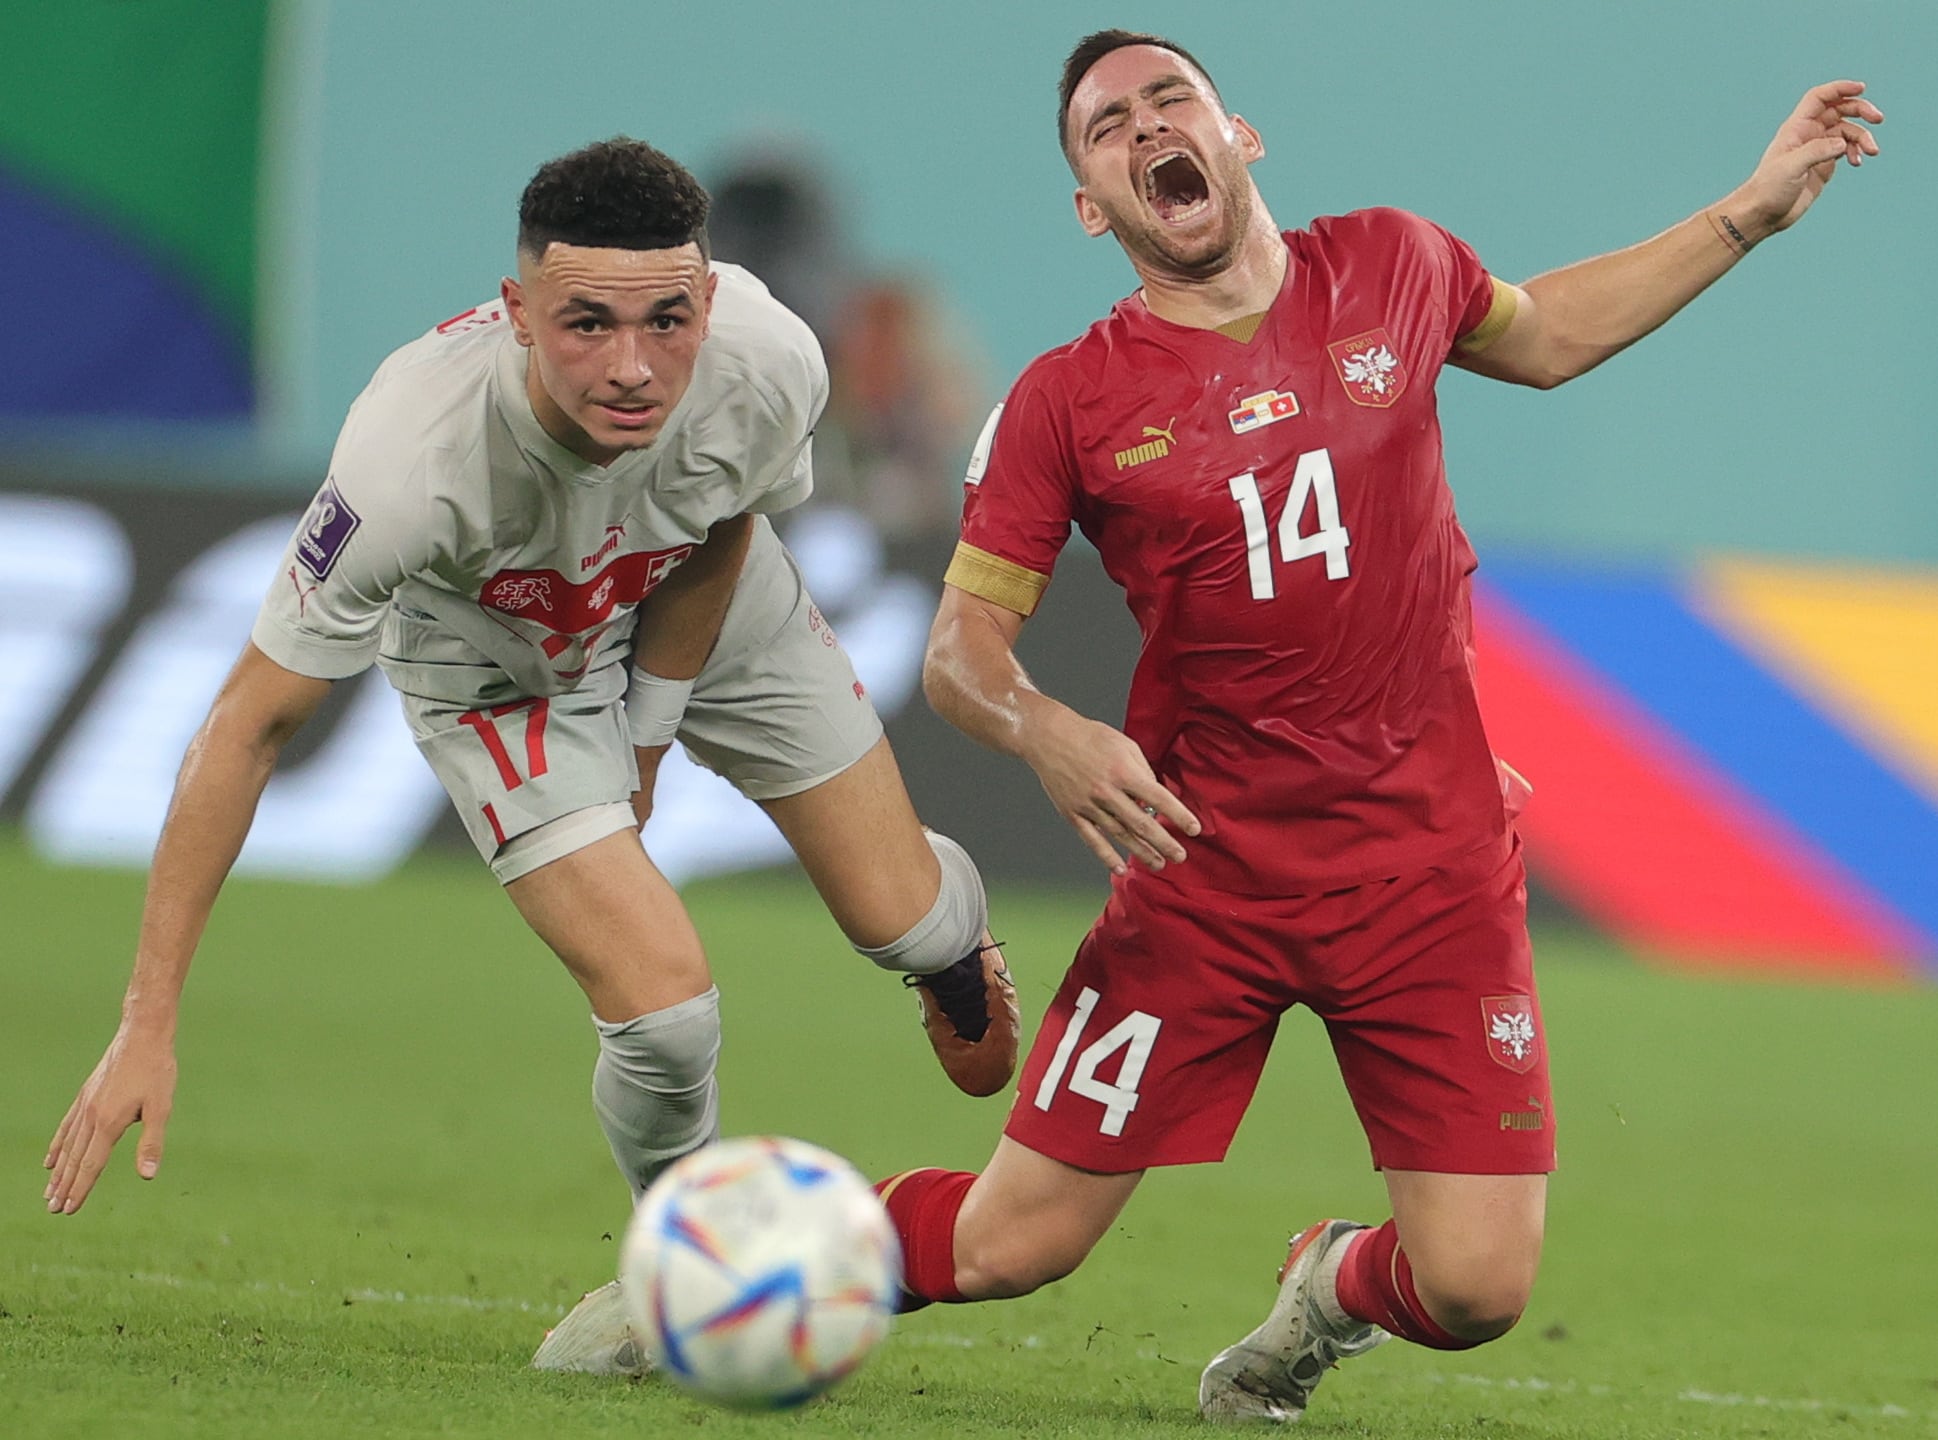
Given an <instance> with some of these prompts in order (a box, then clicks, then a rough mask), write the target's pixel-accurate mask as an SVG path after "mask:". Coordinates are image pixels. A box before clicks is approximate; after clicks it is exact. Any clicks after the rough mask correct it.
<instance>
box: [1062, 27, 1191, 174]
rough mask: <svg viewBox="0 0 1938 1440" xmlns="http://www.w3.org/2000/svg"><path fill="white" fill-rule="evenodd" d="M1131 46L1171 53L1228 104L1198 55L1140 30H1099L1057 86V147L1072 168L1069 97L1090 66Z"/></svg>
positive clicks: (1081, 45)
mask: <svg viewBox="0 0 1938 1440" xmlns="http://www.w3.org/2000/svg"><path fill="white" fill-rule="evenodd" d="M1130 45H1151V46H1155V47H1156V48H1157V49H1159V50H1169V51H1170V52H1171V53H1172V54H1173V55H1175V56H1177V57H1178V58H1179V59H1180V60H1183V61H1185V62H1186V63H1187V64H1189V65H1190V66H1191V68H1192V69H1193V70H1196V71H1197V72H1198V74H1199V75H1201V76H1203V77H1204V82H1205V84H1207V85H1209V86H1210V87H1211V93H1212V94H1213V95H1214V96H1217V98H1218V103H1219V104H1220V105H1223V104H1224V103H1225V99H1224V96H1222V95H1218V82H1217V81H1216V80H1213V79H1212V78H1211V72H1210V71H1209V70H1207V69H1205V67H1204V66H1203V65H1202V64H1200V63H1199V61H1198V57H1197V56H1196V55H1193V54H1192V53H1191V52H1190V51H1189V50H1187V49H1185V48H1184V47H1183V46H1182V45H1180V44H1178V42H1177V41H1175V40H1166V39H1165V38H1164V37H1163V36H1162V35H1147V34H1145V33H1144V32H1143V31H1141V30H1098V31H1096V32H1095V33H1093V34H1090V35H1086V36H1084V37H1083V39H1081V40H1079V41H1078V42H1077V45H1076V48H1075V49H1074V50H1072V51H1071V52H1070V57H1069V58H1068V59H1067V60H1065V61H1064V62H1063V83H1062V84H1060V85H1059V86H1057V106H1056V138H1057V144H1058V145H1060V146H1061V147H1062V148H1063V158H1064V159H1065V160H1068V161H1070V162H1071V163H1072V165H1073V166H1074V164H1075V161H1076V157H1075V155H1074V154H1072V153H1071V149H1070V97H1071V96H1072V95H1074V94H1076V93H1077V86H1079V85H1081V84H1082V83H1083V77H1084V76H1086V75H1088V74H1089V73H1090V67H1091V66H1093V65H1095V64H1096V63H1097V62H1098V61H1099V60H1101V59H1103V58H1104V56H1106V55H1108V54H1110V53H1111V51H1113V50H1122V49H1124V48H1125V47H1126V46H1130Z"/></svg>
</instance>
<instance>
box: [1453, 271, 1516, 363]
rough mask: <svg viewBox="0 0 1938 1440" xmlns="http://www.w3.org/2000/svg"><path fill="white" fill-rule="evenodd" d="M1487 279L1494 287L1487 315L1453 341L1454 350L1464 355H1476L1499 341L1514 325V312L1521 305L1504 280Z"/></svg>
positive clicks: (1511, 288) (1490, 277)
mask: <svg viewBox="0 0 1938 1440" xmlns="http://www.w3.org/2000/svg"><path fill="white" fill-rule="evenodd" d="M1487 279H1488V281H1489V282H1490V283H1491V284H1492V285H1493V287H1494V299H1493V302H1492V303H1491V304H1490V305H1488V307H1487V314H1486V315H1484V316H1483V317H1481V322H1480V324H1478V325H1476V326H1475V327H1474V328H1473V329H1471V330H1469V331H1468V332H1467V333H1466V334H1465V335H1462V336H1461V337H1460V338H1459V339H1458V340H1456V341H1454V349H1456V350H1458V351H1460V352H1461V353H1462V354H1465V355H1474V354H1478V353H1479V352H1480V351H1482V350H1485V349H1486V348H1487V347H1488V346H1489V345H1492V344H1493V343H1494V342H1495V341H1496V340H1498V339H1500V338H1501V334H1502V332H1503V331H1505V330H1506V329H1507V327H1508V326H1510V325H1512V324H1513V323H1514V311H1515V310H1516V308H1518V307H1519V305H1520V303H1521V302H1520V300H1519V299H1518V298H1517V297H1516V292H1515V289H1514V287H1513V286H1512V285H1510V284H1508V283H1507V282H1506V281H1505V280H1501V279H1497V278H1496V277H1494V276H1492V275H1489V276H1488V277H1487Z"/></svg>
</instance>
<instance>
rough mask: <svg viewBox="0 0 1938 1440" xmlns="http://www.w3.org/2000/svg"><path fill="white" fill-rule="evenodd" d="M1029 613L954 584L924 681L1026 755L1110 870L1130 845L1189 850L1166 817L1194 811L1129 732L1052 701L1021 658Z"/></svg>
mask: <svg viewBox="0 0 1938 1440" xmlns="http://www.w3.org/2000/svg"><path fill="white" fill-rule="evenodd" d="M1022 629H1023V617H1022V616H1021V615H1019V614H1017V613H1016V612H1015V611H1014V610H1007V609H1005V608H1003V607H1002V606H1001V605H997V604H995V603H994V602H992V601H989V600H985V599H983V598H982V597H981V596H979V595H974V594H971V593H970V592H969V591H967V590H963V589H960V588H959V587H957V586H954V585H944V586H943V587H942V606H941V609H940V610H938V611H937V612H936V617H935V626H934V628H933V629H932V630H931V631H930V632H929V649H928V655H927V658H926V659H925V661H924V662H923V666H922V690H923V693H924V694H926V695H927V696H928V700H929V704H930V705H931V706H933V707H934V709H935V712H936V713H937V714H938V715H940V716H941V717H942V718H943V719H944V720H947V721H948V722H949V723H950V724H951V725H953V726H955V727H956V728H957V729H958V730H960V731H962V732H963V733H964V734H965V735H967V736H968V737H969V738H970V739H972V740H975V741H977V742H978V743H980V744H983V745H987V746H988V747H989V748H990V749H992V750H998V751H1001V752H1002V753H1003V754H1005V755H1014V756H1016V757H1017V758H1018V759H1021V760H1023V761H1025V762H1027V763H1028V765H1029V767H1030V768H1031V769H1032V770H1034V771H1035V772H1036V778H1037V779H1038V780H1040V781H1042V783H1043V789H1044V791H1045V792H1046V793H1047V794H1048V795H1049V797H1050V803H1051V804H1053V805H1055V806H1056V809H1057V813H1058V814H1059V815H1061V816H1062V817H1063V818H1064V819H1065V820H1068V821H1069V822H1070V824H1071V825H1072V826H1073V827H1075V829H1076V832H1077V834H1078V835H1080V836H1081V837H1082V838H1083V842H1084V844H1086V845H1088V846H1089V847H1090V851H1091V853H1092V854H1094V855H1095V856H1096V857H1097V858H1098V859H1099V860H1101V861H1103V862H1104V864H1106V865H1108V866H1109V867H1110V868H1111V870H1112V871H1113V872H1116V871H1121V870H1123V868H1124V856H1123V855H1120V854H1119V853H1118V852H1119V850H1120V849H1121V850H1122V851H1123V852H1124V854H1127V855H1134V856H1136V857H1137V858H1138V859H1140V860H1142V861H1144V863H1145V864H1147V865H1149V866H1151V867H1152V868H1153V869H1162V868H1163V867H1164V864H1165V862H1166V861H1178V860H1182V859H1184V847H1183V846H1182V845H1180V844H1179V843H1178V840H1177V837H1176V836H1175V835H1173V834H1172V833H1171V832H1170V831H1169V830H1167V829H1166V828H1165V827H1164V825H1163V824H1162V823H1160V822H1162V821H1167V820H1168V821H1169V822H1170V823H1171V825H1172V826H1173V827H1175V828H1176V829H1177V830H1179V831H1180V832H1182V833H1183V834H1186V835H1196V834H1197V833H1198V820H1197V817H1196V816H1194V815H1193V814H1192V813H1191V812H1190V811H1189V810H1188V809H1186V808H1185V806H1184V803H1183V802H1182V801H1180V800H1179V799H1178V797H1177V796H1175V795H1173V794H1172V793H1171V792H1170V791H1169V790H1166V789H1165V788H1164V786H1163V785H1162V784H1161V783H1160V782H1159V781H1158V778H1157V776H1156V775H1154V774H1153V773H1152V772H1151V767H1150V763H1149V762H1148V761H1147V760H1146V759H1145V758H1144V753H1143V752H1142V751H1141V750H1139V749H1138V748H1137V745H1136V743H1135V742H1133V741H1132V740H1131V738H1130V737H1129V736H1127V735H1125V734H1123V733H1121V732H1120V731H1117V730H1113V729H1112V728H1111V727H1110V726H1108V725H1105V724H1103V723H1102V722H1100V721H1097V720H1091V719H1089V718H1087V717H1085V716H1083V715H1079V714H1078V713H1077V712H1076V711H1075V710H1072V709H1071V708H1070V707H1069V706H1067V705H1065V704H1063V703H1062V702H1060V701H1057V700H1052V699H1051V698H1050V697H1049V696H1048V695H1045V694H1044V693H1043V692H1042V691H1041V690H1039V689H1037V688H1036V683H1035V682H1034V681H1033V680H1031V679H1030V677H1029V675H1028V674H1027V673H1026V672H1025V671H1024V669H1023V666H1022V663H1021V662H1020V661H1018V660H1017V658H1016V637H1017V636H1018V635H1019V634H1021V633H1022Z"/></svg>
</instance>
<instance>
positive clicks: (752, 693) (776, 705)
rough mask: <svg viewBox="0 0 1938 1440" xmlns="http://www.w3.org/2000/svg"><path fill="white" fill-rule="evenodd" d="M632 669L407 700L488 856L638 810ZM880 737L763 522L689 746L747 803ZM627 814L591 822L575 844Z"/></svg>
mask: <svg viewBox="0 0 1938 1440" xmlns="http://www.w3.org/2000/svg"><path fill="white" fill-rule="evenodd" d="M627 670H628V667H627V665H625V664H623V663H621V664H613V665H605V666H602V667H600V668H599V669H598V670H595V671H593V672H592V673H591V674H589V675H587V676H586V677H585V678H584V680H582V681H581V682H580V683H579V686H578V688H577V689H575V690H569V691H567V692H566V693H564V694H562V695H553V696H549V697H542V698H535V699H529V700H514V701H509V702H505V703H502V704H497V705H489V706H484V707H482V708H478V709H470V710H467V709H465V708H463V707H462V706H458V705H453V704H450V703H448V702H445V701H438V700H426V699H423V698H421V697H418V696H414V695H405V696H404V697H403V701H404V714H405V717H406V718H407V719H408V720H409V722H410V727H411V734H412V736H413V737H414V738H415V739H416V741H417V748H418V749H419V750H421V751H422V752H423V754H424V758H425V759H426V760H428V761H429V762H430V765H431V769H432V770H434V771H436V772H437V778H438V779H439V780H440V781H441V782H442V783H443V785H444V789H445V791H446V793H448V794H449V795H450V797H451V803H452V804H453V805H455V806H456V807H457V812H458V816H459V818H460V819H462V820H463V822H464V827H465V830H466V832H467V833H468V834H469V835H470V836H471V842H472V844H474V845H476V846H477V847H478V853H479V854H480V855H482V856H483V857H484V858H485V859H486V861H494V860H496V859H497V858H498V855H499V852H500V851H501V850H502V849H503V848H504V846H505V844H506V842H508V841H511V840H514V839H516V838H517V837H518V836H520V835H523V834H525V833H527V832H528V831H531V830H535V829H537V828H538V827H539V826H541V825H545V824H547V823H549V822H551V821H553V820H557V819H559V818H560V817H562V816H565V815H570V814H572V813H573V812H575V811H581V810H591V809H594V808H595V807H601V806H611V805H627V806H630V803H631V799H632V793H633V791H634V790H636V789H637V788H638V786H639V774H638V769H637V767H636V764H635V760H634V756H633V747H632V738H631V736H630V735H629V734H628V733H627V730H626V716H625V696H626V684H627V680H628V678H629V677H628V674H627ZM881 736H882V723H881V718H880V717H879V716H878V715H876V713H875V707H874V705H873V704H871V703H870V702H869V700H868V697H867V694H866V692H864V691H863V689H862V686H861V682H860V681H859V680H857V679H856V678H855V670H854V666H853V665H852V664H851V663H850V662H849V660H848V656H847V653H846V652H845V651H843V650H842V648H841V646H840V644H839V643H838V642H837V641H836V640H835V638H834V632H833V631H832V630H830V629H829V628H828V623H827V621H826V620H825V619H823V618H822V615H821V612H820V611H819V610H818V609H816V608H815V605H814V602H813V600H811V599H810V598H809V596H808V593H807V587H806V585H805V584H804V583H803V581H802V579H801V572H800V568H799V567H798V566H797V565H796V564H795V563H794V557H793V556H792V555H790V554H788V553H787V550H786V548H785V547H784V546H783V545H782V544H781V542H780V539H779V537H778V536H776V535H775V534H774V531H773V527H772V526H771V525H769V524H768V523H767V521H766V520H765V519H764V518H761V519H760V520H759V521H758V523H757V524H756V525H755V527H754V535H753V540H752V542H751V544H750V546H749V548H748V552H747V561H746V564H745V565H744V566H743V567H742V569H741V574H740V583H739V584H738V585H737V586H736V587H735V589H734V595H733V600H732V602H731V603H730V604H729V605H728V607H727V615H726V619H725V621H724V622H723V623H722V625H721V630H720V639H719V642H718V643H717V644H716V645H715V646H714V649H713V654H712V655H711V656H710V657H708V660H707V663H706V665H705V667H704V668H703V669H702V670H701V671H700V674H699V677H698V678H697V679H696V680H695V681H694V684H693V697H692V699H691V700H690V701H689V702H688V703H687V708H686V716H685V719H684V720H683V721H682V722H681V724H680V732H679V738H680V743H681V744H682V745H684V746H685V747H686V751H687V753H688V754H689V755H690V756H691V757H692V758H693V759H694V760H695V761H697V762H699V763H700V764H702V765H704V766H706V767H707V768H708V769H709V770H714V771H717V772H718V773H719V774H720V775H722V776H724V777H725V778H726V779H727V780H728V781H730V782H731V783H732V784H733V785H734V787H735V788H736V789H738V790H739V791H740V792H741V793H742V794H743V795H746V796H747V797H748V798H749V799H753V800H774V799H779V798H781V797H782V796H786V795H795V794H799V793H800V792H801V791H803V790H810V789H812V788H814V786H816V785H819V784H820V783H821V782H822V781H824V780H829V779H832V778H833V777H834V776H836V775H839V774H840V773H841V772H842V771H843V770H846V769H847V768H848V767H849V766H850V765H853V764H854V763H855V762H856V761H857V760H859V759H860V758H861V757H862V756H863V755H865V754H867V753H868V751H869V750H871V749H872V748H874V745H875V742H876V741H878V740H879V739H881ZM606 813H607V814H608V815H612V816H617V815H618V812H606ZM628 813H630V812H629V811H628ZM623 823H624V821H623V817H621V818H618V819H612V820H610V821H609V822H608V821H607V820H604V819H602V821H601V824H600V825H596V826H592V827H582V828H581V830H580V831H579V832H578V833H575V835H574V836H573V838H574V839H577V840H578V841H579V843H578V844H577V845H574V846H571V847H570V848H572V849H582V848H584V846H585V845H589V844H591V843H592V842H593V841H594V840H598V839H602V838H604V836H606V835H608V834H611V833H613V832H614V831H616V830H618V829H621V828H623ZM560 853H569V850H568V851H558V852H556V853H554V850H553V849H541V850H535V851H531V852H529V853H528V854H525V855H524V856H522V857H521V863H515V864H511V865H506V866H500V865H497V864H494V865H493V869H494V870H495V871H497V873H498V878H499V880H500V881H501V882H504V883H509V882H511V881H512V880H515V879H517V878H518V876H519V875H523V874H527V873H529V872H530V871H532V870H534V869H537V868H538V866H539V865H541V864H544V863H546V862H548V861H550V860H554V859H557V858H558V855H559V854H560ZM507 858H510V857H507ZM507 870H510V871H512V872H513V873H506V871H507Z"/></svg>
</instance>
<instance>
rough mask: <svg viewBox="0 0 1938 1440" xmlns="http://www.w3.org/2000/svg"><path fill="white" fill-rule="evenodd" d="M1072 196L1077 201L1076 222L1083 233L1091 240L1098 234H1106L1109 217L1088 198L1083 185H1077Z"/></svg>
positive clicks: (1108, 227)
mask: <svg viewBox="0 0 1938 1440" xmlns="http://www.w3.org/2000/svg"><path fill="white" fill-rule="evenodd" d="M1074 198H1075V199H1076V202H1077V223H1078V224H1080V225H1082V226H1083V233H1084V234H1086V235H1088V236H1089V237H1090V238H1091V239H1092V240H1095V239H1096V238H1097V237H1098V236H1099V235H1103V234H1107V233H1108V232H1109V230H1110V219H1109V217H1108V216H1106V215H1105V214H1104V212H1103V211H1102V210H1101V209H1100V208H1098V205H1097V202H1096V201H1095V200H1092V199H1091V198H1090V196H1089V194H1088V193H1087V192H1086V191H1085V190H1084V188H1083V186H1081V185H1079V186H1078V187H1077V193H1076V196H1075V197H1074Z"/></svg>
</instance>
